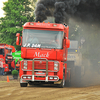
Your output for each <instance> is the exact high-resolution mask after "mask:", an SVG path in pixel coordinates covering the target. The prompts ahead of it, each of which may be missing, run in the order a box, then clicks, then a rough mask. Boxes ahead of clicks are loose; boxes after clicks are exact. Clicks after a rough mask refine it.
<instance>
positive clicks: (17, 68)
mask: <svg viewBox="0 0 100 100" xmlns="http://www.w3.org/2000/svg"><path fill="white" fill-rule="evenodd" d="M19 67H20V60H19V59H18V61H17V64H16V70H18V72H19Z"/></svg>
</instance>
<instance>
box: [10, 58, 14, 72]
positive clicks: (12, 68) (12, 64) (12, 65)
mask: <svg viewBox="0 0 100 100" xmlns="http://www.w3.org/2000/svg"><path fill="white" fill-rule="evenodd" d="M14 69H15V59H14V60H13V61H12V62H11V71H13V70H14Z"/></svg>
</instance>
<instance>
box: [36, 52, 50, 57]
mask: <svg viewBox="0 0 100 100" xmlns="http://www.w3.org/2000/svg"><path fill="white" fill-rule="evenodd" d="M34 57H49V53H48V52H47V53H45V54H41V53H40V52H35V54H34Z"/></svg>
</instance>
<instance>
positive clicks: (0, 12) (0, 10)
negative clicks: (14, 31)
mask: <svg viewBox="0 0 100 100" xmlns="http://www.w3.org/2000/svg"><path fill="white" fill-rule="evenodd" d="M5 1H7V0H0V18H1V17H4V11H3V10H2V8H3V6H4V5H3V2H5Z"/></svg>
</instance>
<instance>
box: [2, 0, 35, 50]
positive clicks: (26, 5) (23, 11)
mask: <svg viewBox="0 0 100 100" xmlns="http://www.w3.org/2000/svg"><path fill="white" fill-rule="evenodd" d="M35 2H36V0H34V3H35ZM32 6H33V7H34V5H33V4H32V3H31V1H29V0H8V2H4V7H3V10H4V12H5V17H3V18H0V43H7V44H11V45H13V46H15V47H16V49H20V47H19V46H16V33H21V32H22V25H23V24H24V23H25V22H28V21H34V13H33V12H34V10H33V8H32Z"/></svg>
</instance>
